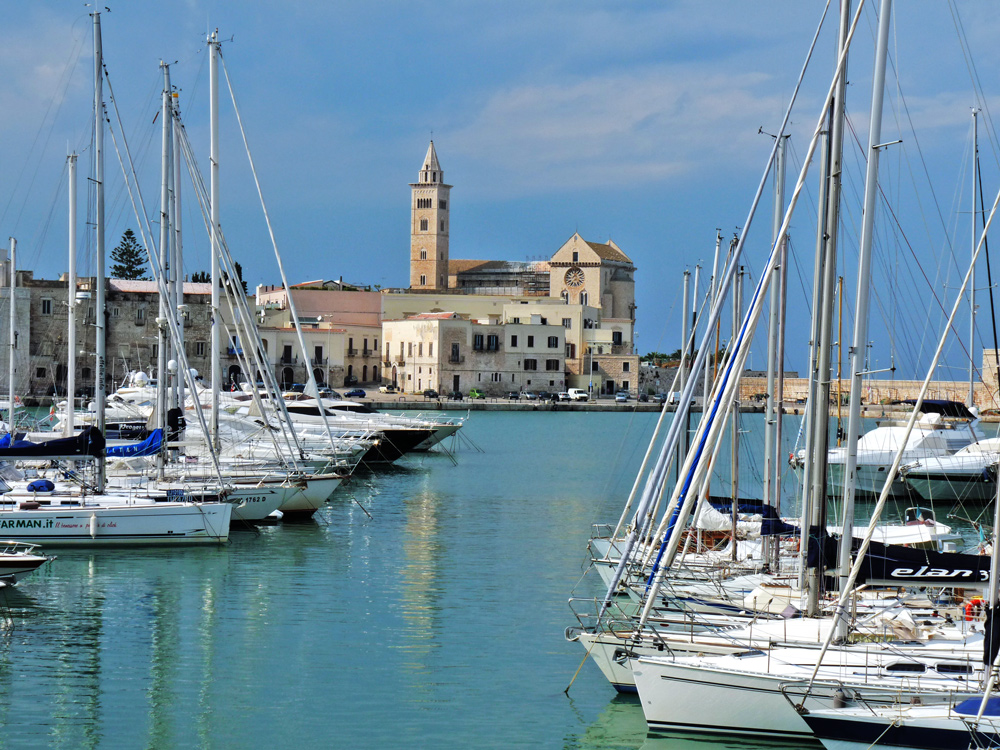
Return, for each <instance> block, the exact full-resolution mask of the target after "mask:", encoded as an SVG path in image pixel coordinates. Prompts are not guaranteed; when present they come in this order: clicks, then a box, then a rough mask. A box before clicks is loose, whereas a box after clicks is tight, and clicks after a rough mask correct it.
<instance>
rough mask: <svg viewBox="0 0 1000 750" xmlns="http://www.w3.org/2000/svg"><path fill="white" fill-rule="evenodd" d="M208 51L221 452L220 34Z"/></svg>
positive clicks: (215, 414)
mask: <svg viewBox="0 0 1000 750" xmlns="http://www.w3.org/2000/svg"><path fill="white" fill-rule="evenodd" d="M208 49H209V115H210V120H211V131H212V135H211V141H212V143H211V158H210V159H209V163H210V165H211V171H210V179H209V183H210V190H211V198H212V206H211V209H212V338H211V345H212V410H211V423H210V426H209V432H210V433H211V438H210V441H211V444H212V447H213V449H215V450H218V449H219V391H220V390H221V388H222V373H221V370H220V368H221V364H220V362H219V345H220V343H221V342H220V333H221V331H222V317H221V315H222V309H221V307H220V306H219V287H220V285H221V284H222V271H221V269H220V268H219V253H220V252H221V250H220V248H219V231H220V225H219V32H218V31H215V32H214V33H213V34H212V36H211V37H210V38H209V40H208Z"/></svg>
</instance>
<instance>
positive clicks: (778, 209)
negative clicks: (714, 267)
mask: <svg viewBox="0 0 1000 750" xmlns="http://www.w3.org/2000/svg"><path fill="white" fill-rule="evenodd" d="M776 137H777V139H778V149H777V152H776V153H775V157H774V217H773V226H772V238H773V241H774V242H775V243H778V242H780V238H779V237H778V233H779V232H780V231H781V223H782V219H784V216H785V209H784V204H785V144H786V142H787V136H786V137H782V136H776ZM779 263H780V261H779ZM780 272H781V270H780V266H775V268H774V270H773V271H772V272H771V282H770V284H771V298H770V306H771V311H770V317H769V320H768V328H767V405H766V406H765V408H764V504H765V505H773V506H775V507H777V506H778V505H779V504H780V503H779V500H778V498H776V497H775V496H774V494H775V488H774V472H775V463H776V461H775V453H776V452H777V447H776V446H775V425H776V418H775V411H774V396H775V366H776V364H777V363H776V360H777V357H778V312H779V307H780V290H779V288H778V287H779V282H778V280H779V274H780ZM768 547H769V545H766V544H765V546H764V549H763V552H764V560H765V562H766V561H769V560H770V558H771V555H770V551H769V549H768Z"/></svg>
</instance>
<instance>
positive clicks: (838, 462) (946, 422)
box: [791, 400, 985, 498]
mask: <svg viewBox="0 0 1000 750" xmlns="http://www.w3.org/2000/svg"><path fill="white" fill-rule="evenodd" d="M899 403H900V404H908V405H911V406H913V405H915V403H916V402H915V401H913V400H907V401H900V402H899ZM920 412H921V414H920V417H919V419H918V420H917V422H916V424H915V425H914V427H913V430H912V431H911V432H910V435H909V437H907V434H906V433H907V422H906V421H898V420H886V421H883V422H880V423H879V424H878V426H877V427H876V428H875V429H874V430H871V431H869V432H866V433H865V434H864V435H862V436H861V438H860V439H859V440H858V446H857V452H858V463H857V477H856V492H857V493H858V494H860V495H868V496H872V495H875V496H877V495H879V494H880V493H881V492H882V488H883V486H884V485H885V478H886V476H887V475H888V473H889V469H890V468H891V466H892V462H893V460H894V459H895V457H896V453H897V452H898V451H899V449H900V448H901V447H903V446H904V445H905V448H904V451H903V463H912V462H914V461H918V460H926V459H931V458H941V457H944V456H950V455H953V454H955V453H957V452H958V451H959V450H961V449H962V448H965V447H966V446H968V445H970V444H972V443H977V442H981V441H982V440H983V439H984V437H985V436H984V435H983V433H982V432H981V431H980V430H979V428H978V425H979V413H978V410H976V409H975V407H973V408H971V409H970V408H968V407H966V406H965V405H964V404H961V403H959V402H957V401H944V400H925V401H924V402H923V404H922V406H921V409H920ZM847 453H848V449H847V446H840V447H837V448H832V449H831V450H830V451H829V453H828V454H827V485H826V486H827V494H828V495H830V496H835V497H839V496H841V495H843V493H844V469H845V467H846V465H847ZM805 461H806V455H805V450H800V451H799V452H798V453H797V454H796V455H794V456H792V457H791V464H792V466H793V468H794V469H795V470H796V471H797V472H798V473H800V474H801V471H802V468H803V466H804V465H805ZM800 478H801V477H800ZM889 493H890V496H891V497H895V498H906V497H908V496H909V487H908V485H907V483H906V482H905V481H904V480H903V478H902V477H897V478H895V479H894V480H893V481H892V482H891V483H890V485H889Z"/></svg>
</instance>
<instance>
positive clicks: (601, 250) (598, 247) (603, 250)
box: [587, 241, 632, 263]
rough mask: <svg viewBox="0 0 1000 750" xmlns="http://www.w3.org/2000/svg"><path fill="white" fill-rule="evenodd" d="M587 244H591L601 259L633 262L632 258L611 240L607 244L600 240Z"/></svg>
mask: <svg viewBox="0 0 1000 750" xmlns="http://www.w3.org/2000/svg"><path fill="white" fill-rule="evenodd" d="M587 244H588V245H590V248H591V249H592V250H593V251H594V252H595V253H597V255H598V257H600V258H601V260H614V261H617V262H619V263H631V262H632V259H631V258H629V257H628V256H627V255H626V254H625V253H623V252H622V251H621V250H620V249H619V248H618V246H617V245H615V244H614V243H613V242H611V241H608V243H607V244H606V245H602V244H600V243H598V242H588V243H587Z"/></svg>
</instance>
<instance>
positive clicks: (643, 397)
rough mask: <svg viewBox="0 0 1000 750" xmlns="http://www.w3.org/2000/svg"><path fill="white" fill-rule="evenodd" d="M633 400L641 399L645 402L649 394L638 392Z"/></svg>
mask: <svg viewBox="0 0 1000 750" xmlns="http://www.w3.org/2000/svg"><path fill="white" fill-rule="evenodd" d="M635 400H636V401H642V402H643V403H645V402H647V401H649V394H648V393H640V394H639V395H638V396H636V397H635Z"/></svg>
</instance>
